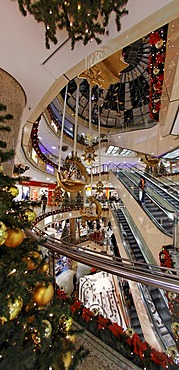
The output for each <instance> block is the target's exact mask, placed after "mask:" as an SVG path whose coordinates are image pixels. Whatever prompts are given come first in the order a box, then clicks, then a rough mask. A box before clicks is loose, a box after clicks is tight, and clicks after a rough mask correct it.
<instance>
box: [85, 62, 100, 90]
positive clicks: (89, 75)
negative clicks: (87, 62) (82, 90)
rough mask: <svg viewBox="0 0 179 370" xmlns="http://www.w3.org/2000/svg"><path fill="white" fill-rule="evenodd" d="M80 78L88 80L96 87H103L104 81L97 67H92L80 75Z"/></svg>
mask: <svg viewBox="0 0 179 370" xmlns="http://www.w3.org/2000/svg"><path fill="white" fill-rule="evenodd" d="M79 77H80V78H86V80H87V81H88V83H89V85H91V86H92V87H93V86H96V85H99V86H101V87H103V82H104V79H103V78H102V77H101V71H100V70H99V69H98V68H97V67H96V66H94V67H91V68H89V69H87V71H84V72H83V73H81V74H80V75H79Z"/></svg>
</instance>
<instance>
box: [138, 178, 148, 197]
mask: <svg viewBox="0 0 179 370" xmlns="http://www.w3.org/2000/svg"><path fill="white" fill-rule="evenodd" d="M146 188H147V186H146V179H145V178H144V177H143V176H141V178H140V181H139V200H140V202H141V203H144V200H145V194H146Z"/></svg>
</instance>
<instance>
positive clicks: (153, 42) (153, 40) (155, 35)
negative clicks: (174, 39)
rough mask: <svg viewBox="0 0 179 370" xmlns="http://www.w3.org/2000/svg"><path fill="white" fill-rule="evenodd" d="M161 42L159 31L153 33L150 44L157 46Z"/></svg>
mask: <svg viewBox="0 0 179 370" xmlns="http://www.w3.org/2000/svg"><path fill="white" fill-rule="evenodd" d="M159 40H160V36H159V33H158V31H155V32H152V33H151V34H150V37H149V44H150V45H155V44H156V42H157V41H159Z"/></svg>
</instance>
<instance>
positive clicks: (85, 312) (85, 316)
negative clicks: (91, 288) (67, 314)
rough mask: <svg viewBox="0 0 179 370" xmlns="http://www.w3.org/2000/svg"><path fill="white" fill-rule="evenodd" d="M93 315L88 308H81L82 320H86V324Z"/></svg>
mask: <svg viewBox="0 0 179 370" xmlns="http://www.w3.org/2000/svg"><path fill="white" fill-rule="evenodd" d="M93 316H94V315H93V313H92V312H91V311H90V310H89V309H88V308H85V307H84V308H83V311H82V318H83V319H84V320H86V322H89V321H90V320H91V317H93Z"/></svg>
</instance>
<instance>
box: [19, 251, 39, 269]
mask: <svg viewBox="0 0 179 370" xmlns="http://www.w3.org/2000/svg"><path fill="white" fill-rule="evenodd" d="M31 257H32V258H33V259H31ZM34 259H35V260H34ZM22 260H23V261H24V262H27V270H28V271H33V270H35V269H36V268H37V267H38V265H39V264H40V254H39V253H38V252H35V251H34V252H29V253H28V257H24V258H23V259H22Z"/></svg>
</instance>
